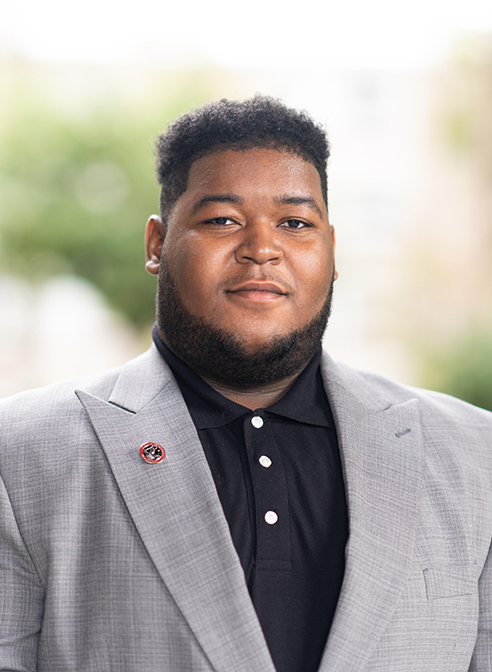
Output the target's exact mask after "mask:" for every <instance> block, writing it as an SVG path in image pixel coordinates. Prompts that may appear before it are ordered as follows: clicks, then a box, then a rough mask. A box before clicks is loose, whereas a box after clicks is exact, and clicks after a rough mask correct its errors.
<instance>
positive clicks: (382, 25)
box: [0, 0, 492, 409]
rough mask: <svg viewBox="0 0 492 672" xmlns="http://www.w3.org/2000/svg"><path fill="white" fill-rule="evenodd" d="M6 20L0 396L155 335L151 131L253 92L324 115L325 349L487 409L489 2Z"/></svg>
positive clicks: (21, 13)
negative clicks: (149, 253) (327, 152)
mask: <svg viewBox="0 0 492 672" xmlns="http://www.w3.org/2000/svg"><path fill="white" fill-rule="evenodd" d="M3 15H4V16H3V18H2V24H1V26H0V396H3V395H7V394H10V393H13V392H16V391H18V390H21V389H25V388H27V387H32V386H37V385H42V384H46V383H49V382H52V381H55V380H59V379H61V378H66V377H70V376H75V375H79V374H83V373H86V372H91V371H95V370H100V369H102V368H105V367H109V366H114V365H116V364H119V363H121V362H123V361H125V360H126V359H128V358H129V357H131V356H133V355H136V354H138V353H139V352H141V351H143V350H144V349H145V348H146V347H147V345H148V344H149V342H150V333H149V327H150V325H151V324H152V316H153V310H154V285H155V280H154V279H153V278H151V277H150V276H147V274H146V273H145V271H144V269H143V263H144V252H143V227H144V224H145V222H146V220H147V218H148V216H149V214H151V213H153V212H156V211H157V209H158V188H157V185H156V183H155V178H154V173H153V170H154V168H153V163H154V159H153V143H154V139H155V137H156V135H157V134H158V133H159V132H160V131H162V130H164V129H165V127H166V125H167V124H168V122H169V121H170V120H172V119H173V118H175V117H176V116H177V115H179V114H180V113H181V112H184V111H186V110H188V109H189V108H190V107H192V106H196V105H199V104H202V103H204V102H206V101H207V100H212V99H217V98H221V97H229V98H244V97H246V96H249V95H252V94H254V93H256V92H261V93H265V94H269V95H274V96H277V97H280V98H282V99H283V100H284V101H285V102H286V103H287V104H289V105H293V106H295V107H299V108H302V109H306V110H307V111H308V112H310V113H311V114H312V115H313V116H314V117H315V118H316V119H317V120H319V121H321V122H322V123H323V124H324V125H325V127H326V128H327V130H328V133H329V136H330V139H331V144H332V159H331V161H330V168H329V183H330V184H329V199H330V218H331V221H332V223H333V224H334V226H335V228H336V232H337V265H338V269H339V272H340V278H339V280H338V281H337V284H336V292H335V301H334V309H333V315H332V318H331V322H330V325H329V328H328V331H327V334H326V345H327V347H328V349H329V350H330V352H331V353H332V355H333V356H334V357H336V358H339V359H343V360H345V361H347V362H348V363H349V364H352V365H355V366H359V367H362V368H366V369H372V370H376V371H379V372H381V373H383V374H385V375H388V376H390V377H393V378H396V379H397V380H399V381H401V382H405V383H410V384H415V385H424V386H430V387H434V388H437V389H440V390H443V391H447V392H450V393H452V394H455V395H457V396H460V397H463V398H465V399H467V400H470V401H472V402H473V403H477V404H478V405H481V406H484V407H487V408H491V409H492V264H491V259H492V3H490V2H489V1H487V2H485V1H484V0H471V1H470V2H468V3H466V6H464V3H461V4H459V5H458V4H456V3H455V4H453V3H449V2H446V3H444V0H429V1H427V2H423V0H418V1H417V2H416V3H413V4H412V6H411V7H402V6H398V3H390V2H388V1H386V0H375V2H373V3H363V2H362V0H348V1H346V2H344V3H343V4H342V3H339V2H338V3H331V4H330V3H325V4H324V5H323V6H322V7H320V6H319V3H315V2H314V0H307V1H306V2H305V3H303V4H302V6H301V5H298V4H296V5H294V4H293V3H289V2H284V3H278V2H271V3H260V2H259V0H253V1H252V2H250V3H249V4H248V5H247V6H246V5H244V6H237V7H236V8H235V9H234V8H232V6H231V5H230V4H228V3H225V2H224V1H223V0H212V1H211V2H210V3H206V4H205V3H198V2H196V1H194V2H191V3H186V4H184V3H181V4H178V3H173V4H171V3H167V4H166V3H161V4H159V5H155V4H154V3H152V2H150V0H143V1H142V2H140V3H139V4H138V6H135V5H134V4H132V5H130V4H120V5H119V6H118V8H117V9H116V8H115V6H114V4H113V3H111V2H109V0H99V1H98V2H97V3H96V2H95V0H91V1H90V2H88V3H86V4H85V5H84V7H83V8H82V7H77V8H74V7H71V6H68V5H67V4H66V3H63V4H62V3H61V2H60V1H59V0H47V1H46V2H45V3H43V4H42V5H39V4H34V2H32V0H24V1H22V0H21V1H20V2H19V3H18V4H17V5H16V6H15V7H10V8H5V9H4V10H3Z"/></svg>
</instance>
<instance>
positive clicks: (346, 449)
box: [320, 354, 423, 672]
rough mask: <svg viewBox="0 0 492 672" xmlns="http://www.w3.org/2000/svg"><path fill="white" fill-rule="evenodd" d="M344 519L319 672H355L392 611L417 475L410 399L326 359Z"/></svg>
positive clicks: (405, 562) (414, 409) (414, 512)
mask: <svg viewBox="0 0 492 672" xmlns="http://www.w3.org/2000/svg"><path fill="white" fill-rule="evenodd" d="M322 366H323V378H324V381H325V387H326V392H327V395H328V398H329V401H330V405H331V408H332V412H333V415H334V419H335V425H336V428H337V435H338V441H339V445H340V452H341V459H342V466H343V470H344V477H345V487H346V494H347V504H348V512H349V540H348V543H347V549H346V566H345V575H344V581H343V584H342V589H341V592H340V598H339V601H338V605H337V610H336V613H335V618H334V621H333V624H332V628H331V631H330V635H329V638H328V642H327V646H326V648H325V654H324V657H323V660H322V663H321V667H320V672H342V671H343V672H345V671H346V670H350V672H359V671H361V670H363V669H364V667H365V665H366V663H367V662H368V660H369V659H370V657H371V655H372V653H373V652H374V650H375V648H376V646H377V644H378V640H379V638H380V636H381V635H382V633H383V632H384V630H385V628H386V627H387V625H388V623H389V622H390V620H391V617H392V613H393V611H394V609H395V607H396V603H397V598H398V596H399V594H400V592H401V591H402V590H403V587H404V585H405V581H406V575H407V572H408V570H409V567H410V560H411V557H412V549H413V543H414V538H415V531H416V526H417V520H418V507H419V495H420V483H421V469H422V458H423V456H422V436H421V427H420V419H419V408H418V403H419V402H418V400H417V399H409V400H407V401H405V402H404V403H394V399H393V398H392V395H391V393H389V392H388V393H385V392H380V391H379V390H378V388H376V387H375V385H374V384H373V383H372V382H369V381H368V378H367V377H366V376H364V375H363V374H361V373H359V372H357V371H354V370H352V369H349V368H348V367H344V366H341V365H335V364H334V363H333V361H332V360H331V359H330V358H329V357H328V356H327V355H326V354H325V355H324V359H323V363H322Z"/></svg>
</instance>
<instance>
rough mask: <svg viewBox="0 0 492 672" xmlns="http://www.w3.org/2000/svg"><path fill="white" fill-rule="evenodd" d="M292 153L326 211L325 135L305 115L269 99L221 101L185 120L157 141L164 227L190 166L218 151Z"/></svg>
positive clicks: (174, 125) (185, 116)
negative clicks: (314, 182)
mask: <svg viewBox="0 0 492 672" xmlns="http://www.w3.org/2000/svg"><path fill="white" fill-rule="evenodd" d="M254 147H267V148H270V147H271V148H273V149H288V150H290V151H293V152H294V153H295V154H297V155H299V156H300V157H301V158H303V159H304V160H306V161H309V162H310V163H312V164H313V165H314V167H315V168H316V170H317V171H318V173H319V176H320V180H321V190H322V193H323V198H324V200H325V203H326V205H328V186H327V174H326V166H327V161H328V157H329V156H330V146H329V143H328V138H327V136H326V133H325V131H324V129H323V128H322V127H321V126H320V125H319V124H316V123H315V122H314V121H313V120H312V119H311V117H310V116H309V115H308V114H306V113H305V112H300V111H298V110H295V109H292V108H289V107H286V105H284V104H283V103H282V102H281V101H279V100H276V99H275V98H270V97H269V96H260V95H257V96H254V97H253V98H249V99H248V100H245V101H236V100H227V99H225V98H224V99H222V100H219V101H216V102H211V103H208V104H206V105H203V106H202V107H199V108H197V109H196V110H194V111H192V112H189V113H187V114H183V115H182V116H181V117H179V118H178V119H176V121H174V122H173V123H171V124H170V126H169V127H168V129H167V131H166V132H165V133H162V134H161V135H160V136H159V137H158V139H157V179H158V182H159V184H160V185H161V187H162V190H161V217H162V219H163V221H166V219H167V217H168V216H169V214H170V212H171V210H172V208H173V207H174V205H175V203H176V201H177V200H178V198H179V197H180V196H181V194H182V193H184V192H185V191H186V186H187V182H188V173H189V170H190V166H191V164H192V163H193V162H194V161H196V160H197V159H199V158H201V157H203V156H206V155H207V154H211V153H212V152H214V151H217V150H220V149H237V150H245V149H251V148H254Z"/></svg>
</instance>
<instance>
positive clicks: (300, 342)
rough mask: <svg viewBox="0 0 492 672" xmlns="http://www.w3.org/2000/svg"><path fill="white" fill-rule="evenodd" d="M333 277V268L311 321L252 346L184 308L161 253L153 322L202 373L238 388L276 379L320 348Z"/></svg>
mask: <svg viewBox="0 0 492 672" xmlns="http://www.w3.org/2000/svg"><path fill="white" fill-rule="evenodd" d="M333 281H334V271H333V276H332V279H331V282H330V286H329V288H328V290H327V295H326V299H325V301H324V303H323V306H322V308H321V310H320V311H319V313H318V314H317V315H316V316H315V317H314V319H313V320H311V322H309V323H308V324H306V325H305V326H303V327H301V328H299V329H296V330H293V331H291V332H290V333H288V334H285V335H283V336H275V337H274V338H272V340H271V341H270V343H268V344H267V345H262V346H260V347H258V348H257V349H256V350H253V351H251V349H247V348H246V343H245V339H243V338H241V336H240V335H238V334H231V333H228V332H226V331H224V330H223V329H220V328H218V327H217V326H215V325H214V324H213V323H212V322H207V321H206V320H205V319H204V318H202V317H196V316H195V315H192V314H191V313H190V312H189V311H188V309H187V308H186V306H185V305H184V303H183V301H182V299H181V296H180V295H179V291H178V290H177V288H176V285H175V282H174V280H173V278H172V276H171V274H170V273H169V270H168V268H167V264H166V262H165V260H164V257H163V261H162V262H161V267H160V270H159V279H158V283H157V298H156V303H157V327H158V329H159V334H160V336H161V338H162V340H163V341H164V342H165V343H166V345H167V346H168V347H169V349H170V350H171V351H172V352H173V353H174V354H175V355H176V356H177V357H179V358H180V359H181V360H182V361H183V362H185V363H186V364H188V366H189V367H190V368H191V369H193V370H194V371H195V372H196V373H198V374H199V375H201V376H204V377H207V378H210V379H211V380H215V381H220V382H222V383H226V384H227V385H228V386H230V387H234V388H237V389H249V388H253V387H257V386H261V385H267V384H270V383H275V382H278V381H280V380H284V379H285V378H288V377H289V376H293V375H295V374H297V373H300V372H301V371H302V370H303V369H304V368H305V367H306V366H307V364H308V363H309V362H310V360H311V359H312V357H313V356H314V355H315V353H316V352H317V351H318V349H319V348H320V347H321V339H322V338H323V334H324V332H325V329H326V325H327V324H328V318H329V316H330V311H331V302H332V295H333V285H334V282H333Z"/></svg>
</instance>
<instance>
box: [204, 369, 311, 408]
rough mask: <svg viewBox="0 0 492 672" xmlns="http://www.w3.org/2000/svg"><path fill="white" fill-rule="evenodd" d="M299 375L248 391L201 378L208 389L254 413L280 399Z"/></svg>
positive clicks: (205, 377)
mask: <svg viewBox="0 0 492 672" xmlns="http://www.w3.org/2000/svg"><path fill="white" fill-rule="evenodd" d="M300 373H301V371H299V372H298V373H296V374H295V375H293V376H289V377H288V378H284V379H283V380H279V381H278V382H276V383H269V384H268V385H261V386H258V387H254V388H248V389H238V388H234V387H230V386H229V385H227V384H226V383H223V382H220V381H217V380H212V378H207V376H202V378H203V380H204V381H205V382H206V383H208V384H209V385H210V387H213V388H214V390H216V391H217V392H219V394H221V395H222V396H224V397H226V399H230V400H231V401H234V402H235V403H236V404H240V405H241V406H245V407H246V408H249V409H250V410H252V411H254V410H255V409H257V408H267V407H268V406H271V405H272V404H274V403H275V402H276V401H278V400H279V399H281V398H282V397H283V396H284V394H286V392H287V391H288V390H289V389H290V388H291V387H292V385H293V384H294V383H295V381H296V380H297V378H298V377H299V375H300Z"/></svg>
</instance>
